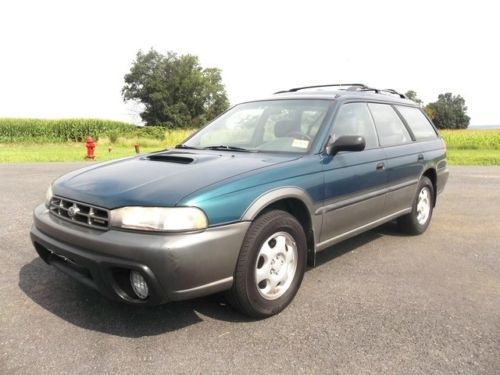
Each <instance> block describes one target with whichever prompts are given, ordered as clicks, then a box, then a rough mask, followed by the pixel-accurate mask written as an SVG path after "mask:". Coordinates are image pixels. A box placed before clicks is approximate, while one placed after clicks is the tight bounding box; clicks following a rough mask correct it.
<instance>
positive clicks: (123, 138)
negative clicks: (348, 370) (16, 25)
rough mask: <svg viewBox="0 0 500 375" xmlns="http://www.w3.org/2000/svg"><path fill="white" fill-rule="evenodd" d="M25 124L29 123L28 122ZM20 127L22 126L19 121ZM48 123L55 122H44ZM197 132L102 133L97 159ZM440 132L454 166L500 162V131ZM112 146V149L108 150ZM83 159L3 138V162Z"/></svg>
mask: <svg viewBox="0 0 500 375" xmlns="http://www.w3.org/2000/svg"><path fill="white" fill-rule="evenodd" d="M78 121H81V122H77V124H78V125H80V124H84V125H85V126H87V123H88V121H87V120H78ZM7 123H8V122H7V121H6V120H4V121H3V123H2V121H0V128H1V126H2V124H3V125H5V126H6V125H7ZM22 124H25V125H26V123H22ZM91 124H92V125H93V126H98V125H95V124H94V123H91ZM59 125H60V124H59ZM59 125H57V126H59ZM16 126H20V125H19V124H16ZM44 126H47V127H51V126H55V125H50V124H47V123H44ZM75 126H76V125H75ZM81 126H83V125H81ZM108 126H109V127H113V126H114V129H115V130H116V129H118V128H120V127H121V126H122V124H116V125H115V124H111V125H110V124H106V125H105V126H104V127H108ZM151 131H152V132H153V133H151V134H148V133H147V132H151ZM158 131H160V133H161V134H159V133H158ZM193 131H194V130H192V129H187V130H165V131H162V130H161V129H160V128H156V129H146V130H145V131H144V130H141V129H139V130H134V131H133V132H125V133H120V134H116V133H115V134H104V133H101V136H100V137H99V140H98V142H97V148H96V150H95V155H96V159H95V160H96V161H105V160H111V159H116V158H121V157H125V156H132V155H135V149H134V145H135V144H139V146H140V152H141V153H146V152H152V151H157V150H162V149H165V148H171V147H173V146H174V145H176V144H178V143H180V142H182V141H183V140H184V139H186V138H187V137H188V136H189V135H190V134H191V133H192V132H193ZM157 133H158V134H157ZM440 133H441V135H442V136H443V138H444V139H445V141H446V145H447V156H448V162H449V164H450V165H500V130H488V129H481V130H441V131H440ZM112 141H113V142H112ZM110 146H111V148H112V150H111V152H108V147H110ZM82 160H85V145H84V143H83V142H68V141H66V142H61V141H50V140H45V139H44V138H43V137H41V138H33V139H30V140H24V141H19V140H18V141H13V140H10V141H6V142H5V141H2V139H1V137H0V163H24V162H50V161H82Z"/></svg>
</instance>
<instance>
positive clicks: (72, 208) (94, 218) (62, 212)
mask: <svg viewBox="0 0 500 375" xmlns="http://www.w3.org/2000/svg"><path fill="white" fill-rule="evenodd" d="M49 209H50V212H51V213H52V214H54V215H56V216H58V217H60V218H62V219H65V220H68V221H71V222H73V223H75V224H80V225H84V226H86V227H91V228H96V229H102V230H106V229H108V227H109V211H108V210H106V209H104V208H99V207H95V206H91V205H88V204H85V203H80V202H76V201H73V200H69V199H66V198H59V197H52V199H51V200H50V207H49Z"/></svg>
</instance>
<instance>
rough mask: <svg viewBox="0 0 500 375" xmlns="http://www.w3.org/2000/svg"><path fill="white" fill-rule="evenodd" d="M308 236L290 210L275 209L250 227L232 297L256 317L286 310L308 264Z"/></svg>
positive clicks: (239, 305) (236, 273)
mask: <svg viewBox="0 0 500 375" xmlns="http://www.w3.org/2000/svg"><path fill="white" fill-rule="evenodd" d="M306 254H307V245H306V236H305V234H304V230H303V229H302V226H301V225H300V223H299V222H298V221H297V219H296V218H295V217H293V216H292V215H290V214H289V213H288V212H285V211H281V210H273V211H270V212H267V213H265V214H263V215H261V216H259V217H258V218H257V219H256V220H255V221H254V222H253V223H252V225H251V226H250V228H249V229H248V233H247V235H246V237H245V240H244V242H243V246H242V248H241V251H240V256H239V258H238V263H237V265H236V271H235V274H234V283H233V287H232V289H231V290H230V291H229V292H228V300H229V302H230V303H231V305H233V306H234V307H235V308H237V309H238V310H240V311H241V312H243V313H244V314H246V315H249V316H251V317H255V318H263V317H268V316H271V315H274V314H277V313H279V312H280V311H282V310H283V309H284V308H285V307H286V306H287V305H288V304H289V303H290V302H291V301H292V299H293V298H294V297H295V294H296V293H297V291H298V289H299V287H300V284H301V282H302V278H303V276H304V271H305V267H306Z"/></svg>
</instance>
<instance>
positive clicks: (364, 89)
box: [359, 87, 408, 99]
mask: <svg viewBox="0 0 500 375" xmlns="http://www.w3.org/2000/svg"><path fill="white" fill-rule="evenodd" d="M359 91H373V92H375V93H376V94H380V93H383V92H387V93H389V94H393V95H397V96H399V97H400V98H401V99H408V98H407V97H406V95H405V94H401V93H400V92H397V91H396V90H394V89H375V88H372V87H364V88H362V89H360V90H359Z"/></svg>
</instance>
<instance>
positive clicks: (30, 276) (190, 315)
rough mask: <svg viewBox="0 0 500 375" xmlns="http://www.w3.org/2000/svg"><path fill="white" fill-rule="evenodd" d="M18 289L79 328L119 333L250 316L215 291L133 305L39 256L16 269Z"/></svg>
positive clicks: (162, 330)
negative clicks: (185, 298)
mask: <svg viewBox="0 0 500 375" xmlns="http://www.w3.org/2000/svg"><path fill="white" fill-rule="evenodd" d="M19 287H20V288H21V290H22V291H23V292H24V293H25V294H26V295H27V296H28V297H29V298H30V299H31V300H32V301H34V302H35V303H36V304H38V305H39V306H41V307H42V308H44V309H45V310H47V311H49V312H50V313H52V314H54V315H56V316H58V317H59V318H61V319H63V320H65V321H67V322H69V323H71V324H74V325H76V326H78V327H81V328H84V329H89V330H93V331H99V332H103V333H108V334H111V335H115V336H122V337H143V336H155V335H161V334H163V333H166V332H171V331H176V330H179V329H182V328H185V327H188V326H190V325H193V324H197V323H200V322H202V321H203V320H204V317H203V315H205V316H208V317H209V318H212V319H216V320H222V321H226V322H235V323H236V322H238V323H241V322H250V321H251V319H249V318H246V317H245V316H244V315H242V314H239V313H238V312H237V311H235V310H233V309H232V308H230V307H229V306H228V305H227V304H226V303H225V300H224V296H223V295H221V294H216V295H212V296H208V297H205V298H198V299H193V300H189V301H181V302H172V303H168V304H164V305H160V306H135V305H128V304H123V303H119V302H114V301H111V300H108V299H107V298H105V297H103V296H101V295H100V294H99V293H98V292H97V291H95V290H93V289H90V288H88V287H86V286H84V285H82V284H80V283H78V282H77V281H75V280H73V279H72V278H70V277H68V276H66V275H65V274H63V273H62V272H59V271H57V270H56V269H54V268H53V267H50V266H47V265H46V264H45V263H44V262H43V261H42V260H41V259H39V258H35V259H33V260H32V261H31V262H30V263H28V264H26V265H24V266H23V267H22V268H21V270H20V272H19Z"/></svg>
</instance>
